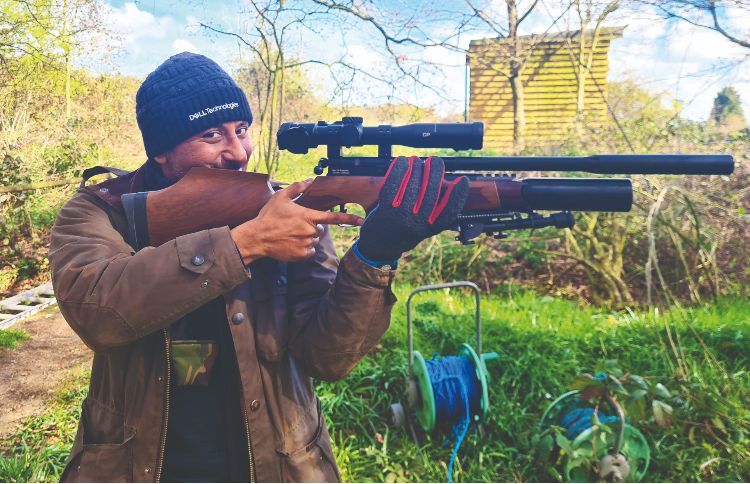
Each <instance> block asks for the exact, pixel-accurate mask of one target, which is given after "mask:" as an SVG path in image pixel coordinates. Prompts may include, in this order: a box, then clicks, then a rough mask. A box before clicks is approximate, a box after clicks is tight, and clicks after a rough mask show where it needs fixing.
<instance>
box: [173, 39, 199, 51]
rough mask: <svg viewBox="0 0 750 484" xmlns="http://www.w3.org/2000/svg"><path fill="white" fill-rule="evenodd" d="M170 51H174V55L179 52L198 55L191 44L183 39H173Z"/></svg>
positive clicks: (195, 48) (196, 49)
mask: <svg viewBox="0 0 750 484" xmlns="http://www.w3.org/2000/svg"><path fill="white" fill-rule="evenodd" d="M172 49H173V50H174V52H175V54H179V53H180V52H192V53H193V54H200V50H199V49H198V48H197V47H196V46H194V45H193V43H192V42H190V41H189V40H185V39H175V41H174V42H172Z"/></svg>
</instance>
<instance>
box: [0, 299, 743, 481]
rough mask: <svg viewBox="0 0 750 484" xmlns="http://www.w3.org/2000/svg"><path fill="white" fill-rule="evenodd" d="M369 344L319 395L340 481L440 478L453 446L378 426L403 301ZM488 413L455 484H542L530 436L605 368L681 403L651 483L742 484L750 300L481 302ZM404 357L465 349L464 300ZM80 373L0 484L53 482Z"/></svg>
mask: <svg viewBox="0 0 750 484" xmlns="http://www.w3.org/2000/svg"><path fill="white" fill-rule="evenodd" d="M410 290H411V288H409V287H405V286H404V287H398V288H396V292H397V295H398V296H399V299H400V301H399V304H398V305H397V307H396V310H395V311H394V314H393V322H392V325H391V328H390V330H389V331H388V332H387V333H386V335H385V336H384V338H383V340H382V342H381V344H380V345H378V347H377V348H376V349H375V350H374V351H373V352H372V353H371V354H370V355H369V356H367V357H366V358H365V359H364V360H363V361H362V362H361V363H360V365H358V366H357V368H356V369H355V370H354V372H353V373H352V375H350V376H349V377H348V378H346V379H345V380H342V381H340V382H337V383H333V384H331V383H320V384H318V386H317V388H318V394H319V396H320V397H321V400H322V401H323V404H324V407H325V409H326V418H327V420H328V425H329V429H330V430H331V434H332V437H333V440H334V447H335V452H336V458H337V461H338V463H339V466H340V467H341V471H342V474H343V477H344V479H345V480H347V481H393V480H395V481H445V480H446V477H447V476H446V470H447V465H448V460H449V457H450V452H451V449H450V448H449V447H448V446H444V445H443V441H444V439H445V437H446V434H445V433H442V434H441V433H435V434H434V435H432V436H424V438H423V439H422V441H421V442H420V443H419V444H416V443H414V442H413V441H412V440H411V438H410V437H409V436H408V435H407V434H406V432H405V430H403V429H391V428H388V426H387V420H388V415H389V407H390V404H391V403H394V402H396V401H398V400H399V399H400V398H401V395H403V392H404V378H405V376H406V355H407V349H406V322H405V321H406V317H405V314H406V313H405V303H406V299H407V296H408V294H409V292H410ZM482 314H483V325H484V326H483V329H484V330H483V347H484V351H497V352H498V353H499V354H500V360H499V361H494V362H490V363H489V364H488V366H489V370H490V373H491V377H492V381H491V385H490V406H491V410H490V413H489V418H488V419H487V421H486V423H485V425H484V429H485V435H484V436H483V437H482V436H480V435H479V433H478V432H476V431H474V430H472V431H470V432H469V434H468V436H467V439H466V440H465V442H464V444H463V446H462V447H461V450H460V453H459V460H458V461H457V463H456V465H455V473H454V478H455V480H456V481H476V482H497V481H549V480H551V479H552V478H551V477H550V476H549V475H548V474H546V473H545V472H544V471H543V470H542V469H543V467H542V466H540V465H538V463H537V462H535V458H534V452H533V450H532V448H533V445H532V438H533V436H534V434H535V433H536V431H537V425H538V421H539V419H540V417H541V415H542V413H543V412H544V410H545V408H546V407H547V406H548V405H549V403H550V402H551V401H552V399H554V398H555V397H557V396H558V395H560V394H561V393H563V392H565V391H566V386H567V384H568V383H569V382H570V381H571V380H572V379H573V378H574V377H575V376H576V375H577V374H579V373H581V372H583V371H591V370H592V369H593V367H594V366H595V365H596V364H597V363H598V362H600V361H601V360H603V359H617V360H618V362H619V365H620V367H621V368H623V369H624V370H626V371H631V372H633V373H636V374H639V375H641V376H643V377H645V378H648V379H652V380H653V381H658V382H662V383H663V384H665V385H666V386H667V387H668V388H669V390H670V391H672V392H673V393H677V394H679V396H680V398H681V399H682V400H683V402H684V404H683V405H682V406H681V407H679V408H676V409H675V412H674V417H675V418H674V420H675V421H674V424H673V425H672V427H670V428H669V429H667V430H661V429H658V428H657V427H656V426H655V425H653V424H647V423H646V424H638V425H637V426H638V428H639V429H640V430H641V431H642V432H643V433H644V435H645V436H646V438H647V440H648V442H649V446H650V448H651V456H652V461H651V466H650V468H649V472H648V474H647V476H646V480H648V481H670V482H677V481H734V482H743V481H748V480H750V409H748V406H747V404H746V402H748V401H750V354H748V351H747V350H748V348H750V301H748V300H746V299H740V298H735V299H723V300H720V301H718V302H717V303H716V304H713V305H705V306H700V307H695V308H691V309H680V308H675V309H672V310H670V311H667V312H659V311H656V310H653V311H650V312H634V311H621V312H612V311H606V310H601V309H597V308H594V307H590V306H581V305H579V304H577V303H575V302H571V301H565V300H559V299H554V298H551V297H548V296H539V295H536V294H534V293H532V292H521V293H503V294H498V293H496V294H493V295H491V296H488V297H484V298H483V300H482ZM414 329H415V349H417V350H419V351H420V352H421V353H422V354H423V355H425V356H430V355H432V354H433V353H434V352H436V351H437V352H439V353H440V354H443V355H453V354H456V352H457V349H458V347H459V346H460V344H461V343H463V342H473V341H474V336H475V332H474V329H473V299H471V298H468V297H466V296H463V295H461V294H460V293H458V292H451V293H445V292H442V291H441V292H434V293H428V294H422V295H420V296H417V297H416V298H415V312H414ZM86 382H87V375H86V374H82V375H79V376H78V377H76V379H75V380H73V381H71V382H70V383H68V384H67V385H66V387H65V388H64V389H63V390H62V391H61V393H60V395H59V396H58V397H57V399H56V400H55V401H54V402H53V403H52V404H51V405H50V406H49V408H48V410H47V412H45V413H44V414H43V415H40V416H36V417H33V418H30V419H29V420H27V421H26V422H24V424H23V425H22V427H21V429H20V430H19V431H18V432H17V433H16V434H15V435H14V436H12V437H10V438H9V439H7V440H6V441H5V442H3V443H2V447H1V448H2V449H4V450H3V453H4V455H5V457H4V458H2V459H0V481H29V480H34V481H53V480H56V479H57V478H58V477H59V476H58V474H59V472H60V470H61V468H62V465H63V463H64V460H65V457H66V456H67V452H68V450H69V447H70V445H71V443H72V440H73V437H74V434H75V423H76V419H77V418H78V413H79V408H80V402H81V400H82V398H83V396H84V394H85V391H86Z"/></svg>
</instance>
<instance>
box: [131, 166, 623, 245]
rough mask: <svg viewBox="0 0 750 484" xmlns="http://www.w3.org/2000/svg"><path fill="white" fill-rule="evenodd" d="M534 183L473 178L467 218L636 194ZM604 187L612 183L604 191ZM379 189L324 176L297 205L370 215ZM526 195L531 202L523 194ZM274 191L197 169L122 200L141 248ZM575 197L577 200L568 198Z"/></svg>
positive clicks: (238, 212) (258, 182)
mask: <svg viewBox="0 0 750 484" xmlns="http://www.w3.org/2000/svg"><path fill="white" fill-rule="evenodd" d="M534 180H535V179H526V180H514V179H510V178H505V177H483V178H479V179H472V180H471V181H470V185H469V197H468V199H467V201H466V204H465V205H464V208H463V213H469V212H488V211H493V210H494V211H517V212H531V211H533V210H536V209H540V210H545V209H549V210H600V209H601V208H591V207H589V205H590V204H591V203H592V200H591V197H592V195H598V196H607V195H608V194H609V197H610V198H611V200H610V201H609V203H604V204H603V205H602V204H601V203H599V205H598V206H599V207H605V208H606V207H609V208H608V209H607V211H627V210H629V209H630V203H631V198H630V197H632V192H631V187H630V181H629V180H626V179H595V180H590V179H583V178H571V179H567V178H556V179H551V178H549V179H548V178H543V179H536V180H537V182H534V183H530V182H532V181H534ZM547 180H551V181H554V184H550V183H549V182H546V183H545V181H547ZM566 181H567V183H566ZM538 182H541V183H538ZM600 182H610V183H609V184H607V186H602V184H601V183H600ZM381 183H382V177H371V176H319V177H316V178H315V180H314V181H313V183H312V185H310V187H309V188H308V189H307V190H306V191H305V193H303V194H302V195H301V196H299V197H298V198H297V199H296V202H297V203H299V204H300V205H302V206H304V207H308V208H312V209H315V210H330V209H332V208H334V207H336V206H339V205H345V204H351V203H355V204H358V205H360V206H362V208H364V209H365V211H366V212H369V211H371V210H372V209H373V208H374V207H375V205H376V204H377V201H378V195H379V192H380V185H381ZM444 183H445V182H444ZM550 187H552V188H550ZM555 189H556V190H558V193H559V194H562V195H563V197H562V198H560V197H559V196H557V198H555V191H554V190H555ZM586 189H588V191H586ZM560 190H562V191H560ZM524 191H526V192H527V196H524ZM563 192H564V193H563ZM626 192H627V193H626ZM273 193H274V190H273V188H272V187H271V184H270V182H269V178H268V175H264V174H260V173H248V172H240V171H231V170H218V169H211V168H193V169H191V170H190V171H189V172H188V173H187V174H186V175H185V176H184V177H183V178H182V179H181V180H179V181H178V182H177V183H175V184H174V185H172V186H170V187H168V188H165V189H163V190H158V191H153V192H141V193H133V194H126V195H123V197H122V202H123V207H124V208H125V214H126V217H127V219H128V228H129V240H128V242H129V243H130V244H131V245H132V246H133V247H134V248H135V249H136V250H139V249H141V248H143V247H146V246H154V247H156V246H159V245H161V244H163V243H164V242H167V241H169V240H172V239H174V238H176V237H179V236H180V235H186V234H190V233H193V232H198V231H200V230H206V229H210V228H216V227H223V226H229V227H236V226H237V225H240V224H242V223H243V222H245V221H247V220H251V219H253V218H255V217H256V216H257V215H258V213H259V212H260V210H261V208H262V207H263V205H265V204H266V203H267V202H268V200H269V199H270V198H271V196H272V195H273ZM535 194H536V195H535ZM539 194H541V196H540V195H539ZM571 194H572V195H575V196H572V197H571ZM625 195H627V196H625ZM626 199H627V200H626ZM593 202H594V203H596V202H597V200H593ZM599 202H601V200H599ZM547 205H549V206H547ZM280 223H283V221H280Z"/></svg>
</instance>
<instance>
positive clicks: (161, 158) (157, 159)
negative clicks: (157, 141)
mask: <svg viewBox="0 0 750 484" xmlns="http://www.w3.org/2000/svg"><path fill="white" fill-rule="evenodd" d="M154 161H155V162H157V163H159V164H160V165H162V166H164V164H165V163H166V162H167V154H166V153H164V154H161V155H157V156H154Z"/></svg>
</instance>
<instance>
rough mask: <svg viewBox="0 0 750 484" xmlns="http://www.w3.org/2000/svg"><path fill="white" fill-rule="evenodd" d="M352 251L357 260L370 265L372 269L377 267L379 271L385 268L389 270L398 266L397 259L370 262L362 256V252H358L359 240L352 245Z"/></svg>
mask: <svg viewBox="0 0 750 484" xmlns="http://www.w3.org/2000/svg"><path fill="white" fill-rule="evenodd" d="M352 250H353V251H354V254H355V255H356V256H357V257H359V259H360V260H361V261H362V262H364V263H365V264H367V265H371V266H373V267H377V268H378V269H381V268H383V267H385V266H389V267H390V268H391V269H395V268H396V266H397V265H398V259H393V260H390V261H384V262H379V261H375V260H370V259H368V258H367V257H365V256H363V255H362V252H360V251H359V239H357V241H356V242H354V245H352Z"/></svg>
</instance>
